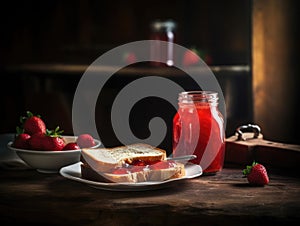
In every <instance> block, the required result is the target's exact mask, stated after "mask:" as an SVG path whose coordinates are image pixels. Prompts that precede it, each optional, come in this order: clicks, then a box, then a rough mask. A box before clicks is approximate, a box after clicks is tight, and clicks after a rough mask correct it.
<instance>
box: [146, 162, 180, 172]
mask: <svg viewBox="0 0 300 226" xmlns="http://www.w3.org/2000/svg"><path fill="white" fill-rule="evenodd" d="M174 166H175V162H174V161H159V162H157V163H155V164H152V165H150V169H152V170H160V169H168V168H172V167H174Z"/></svg>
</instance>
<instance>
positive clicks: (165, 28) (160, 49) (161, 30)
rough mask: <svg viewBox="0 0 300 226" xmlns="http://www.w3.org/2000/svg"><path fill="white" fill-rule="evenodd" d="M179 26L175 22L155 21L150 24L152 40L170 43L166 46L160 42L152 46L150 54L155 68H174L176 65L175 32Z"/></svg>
mask: <svg viewBox="0 0 300 226" xmlns="http://www.w3.org/2000/svg"><path fill="white" fill-rule="evenodd" d="M176 27H177V24H176V22H174V21H173V20H165V21H161V20H155V21H153V22H152V23H151V24H150V29H151V34H150V39H151V40H159V41H166V42H168V43H167V45H166V46H163V45H161V44H160V43H158V42H155V43H153V45H151V49H150V54H151V56H150V57H151V58H150V59H153V61H152V62H151V64H152V65H155V66H173V64H174V46H173V44H174V43H175V38H176V37H175V30H176ZM158 61H160V62H158Z"/></svg>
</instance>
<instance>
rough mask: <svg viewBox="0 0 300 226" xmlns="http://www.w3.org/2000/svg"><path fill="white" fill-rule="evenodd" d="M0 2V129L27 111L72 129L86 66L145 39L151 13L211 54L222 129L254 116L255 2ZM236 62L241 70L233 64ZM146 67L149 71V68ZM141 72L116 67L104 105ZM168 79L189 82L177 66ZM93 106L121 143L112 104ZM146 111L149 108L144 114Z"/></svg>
mask: <svg viewBox="0 0 300 226" xmlns="http://www.w3.org/2000/svg"><path fill="white" fill-rule="evenodd" d="M254 2H255V1H254ZM1 5H2V6H1V9H0V10H1V11H0V12H1V13H0V17H1V24H0V25H1V37H0V38H1V42H0V73H1V74H0V84H1V85H0V88H1V91H0V94H1V99H0V104H1V105H0V106H1V113H0V126H1V127H0V132H2V133H6V132H14V131H15V126H16V125H17V124H18V119H19V116H20V115H23V114H24V112H25V111H26V110H31V111H33V112H34V113H38V114H40V115H42V117H43V118H44V119H45V121H46V122H47V124H48V126H49V127H52V128H54V127H55V126H56V125H60V126H61V128H62V129H64V131H65V133H67V134H72V132H73V130H72V121H71V120H72V118H71V112H72V100H73V95H74V92H75V90H76V87H77V83H78V81H79V80H80V77H81V75H82V73H83V72H84V69H85V68H86V67H87V66H88V65H89V64H90V63H92V62H93V61H94V60H95V59H96V58H97V57H99V56H100V55H101V54H102V53H104V52H106V51H108V50H110V49H112V48H114V47H116V46H119V45H121V44H126V43H128V42H132V41H137V40H144V39H149V36H150V27H149V26H150V23H151V22H152V21H153V20H156V19H162V20H164V19H172V20H174V21H176V22H177V25H178V27H177V30H176V42H177V43H178V44H180V45H183V46H184V47H187V48H191V47H196V48H197V49H198V50H200V51H201V52H202V53H206V54H207V55H209V56H210V57H211V58H212V60H213V61H212V64H211V65H210V66H211V68H212V70H213V71H214V72H215V75H216V77H217V79H218V81H219V82H220V85H221V87H222V90H223V92H224V95H225V101H226V105H227V108H226V111H227V128H226V136H231V135H233V134H234V132H235V128H236V127H237V126H239V125H242V124H248V123H252V122H254V123H255V119H254V117H253V112H254V110H255V109H253V99H254V98H255V94H253V90H252V77H253V75H252V54H253V52H252V51H253V47H252V38H253V37H252V35H253V33H252V27H253V24H252V11H253V1H250V0H244V1H240V0H230V1H216V0H213V1H210V0H202V1H197V0H186V1H179V0H177V1H170V0H167V1H159V0H152V1H137V0H130V1H121V0H115V1H96V0H87V1H84V0H81V1H80V0H78V1H58V0H52V1H4V2H3V1H2V3H1ZM297 34H298V33H297ZM278 48H279V47H278ZM295 65H296V63H295ZM74 66H75V67H74ZM76 66H78V67H79V69H78V67H76ZM235 66H238V68H239V69H234V68H236V67H235ZM74 68H75V69H74ZM157 70H160V69H157ZM295 71H296V69H295ZM161 73H162V74H163V75H164V76H169V77H172V73H171V74H168V73H169V72H165V71H164V70H161ZM146 74H147V70H146V72H145V75H146ZM148 74H149V75H151V70H150V71H149V72H148ZM175 74H176V73H175ZM139 76H140V71H139V70H138V69H137V70H136V71H135V70H132V73H131V74H130V75H128V73H122V71H121V72H120V73H119V74H116V75H115V78H114V79H113V80H112V81H111V83H110V84H108V85H107V90H105V91H104V95H105V96H104V97H105V100H106V101H107V103H106V104H107V106H106V107H107V108H109V104H110V103H111V101H112V100H113V98H114V95H115V94H116V92H117V90H119V89H120V88H121V87H122V86H124V84H128V83H129V82H130V81H132V80H133V79H135V78H138V77H139ZM173 79H175V80H177V81H179V82H182V83H186V84H187V86H189V82H188V81H187V80H186V78H185V76H184V75H181V74H180V73H179V75H178V77H177V78H173ZM189 88H191V89H192V88H193V86H189ZM291 95H295V93H292V94H291ZM297 95H298V94H297ZM253 96H254V98H253ZM146 102H147V101H146ZM146 102H145V101H142V103H140V104H141V106H140V110H138V109H139V108H138V107H136V109H135V111H136V112H137V114H139V111H142V110H143V109H147V108H145V105H146ZM156 104H157V107H156V108H155V109H156V110H157V109H163V108H161V107H160V106H161V105H162V106H163V105H164V104H162V103H159V102H157V103H156ZM99 108H100V107H99ZM150 109H151V108H150ZM97 111H98V112H102V113H101V114H100V116H97V122H98V126H101V127H102V128H106V129H107V131H108V132H107V133H106V134H105V135H104V136H103V137H102V139H103V140H102V141H103V142H104V143H106V144H107V145H108V146H113V145H116V144H118V141H117V140H116V139H115V138H114V135H113V134H112V131H111V128H110V125H109V123H108V121H109V110H108V109H105V108H103V106H102V107H101V108H100V109H98V110H97ZM270 111H273V109H270ZM174 113H175V111H174V109H172V108H169V107H166V108H164V109H163V111H162V112H161V114H162V115H163V117H165V120H166V121H167V122H168V123H169V122H171V119H172V117H173V114H174ZM156 114H157V111H153V114H152V115H156ZM149 118H151V114H150V115H147V116H146V117H145V118H144V119H145V120H149ZM298 122H299V121H298ZM298 122H296V123H298ZM142 123H144V122H142ZM262 124H263V123H262ZM296 125H297V124H296ZM262 127H264V125H262ZM135 130H136V131H135V132H136V133H137V136H141V137H143V136H144V135H145V134H147V130H143V129H140V128H139V129H135ZM170 132H171V128H169V131H168V135H167V137H166V139H165V141H164V143H163V144H162V147H164V148H170V142H171V138H170V136H171V134H170ZM265 132H266V135H267V136H266V137H267V138H269V139H277V140H278V141H282V142H289V143H298V140H299V139H298V138H299V136H298V135H295V134H294V133H293V134H292V133H291V134H285V135H281V134H280V135H277V136H275V135H274V134H273V133H272V128H265Z"/></svg>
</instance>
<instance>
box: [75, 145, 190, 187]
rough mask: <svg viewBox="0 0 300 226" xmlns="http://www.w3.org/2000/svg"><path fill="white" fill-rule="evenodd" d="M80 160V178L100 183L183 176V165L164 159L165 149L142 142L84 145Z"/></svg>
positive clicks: (134, 181) (157, 179)
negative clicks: (96, 146) (95, 147)
mask: <svg viewBox="0 0 300 226" xmlns="http://www.w3.org/2000/svg"><path fill="white" fill-rule="evenodd" d="M81 162H82V164H81V176H82V178H84V179H88V180H93V181H99V182H116V183H123V182H124V183H138V182H146V181H164V180H168V179H172V178H180V177H183V176H185V168H184V164H182V163H180V162H176V161H174V160H167V158H166V151H165V150H163V149H159V148H156V147H153V146H151V145H148V144H143V143H137V144H131V145H126V146H119V147H115V148H97V149H88V148H85V149H82V152H81Z"/></svg>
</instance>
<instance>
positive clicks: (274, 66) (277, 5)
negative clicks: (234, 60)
mask: <svg viewBox="0 0 300 226" xmlns="http://www.w3.org/2000/svg"><path fill="white" fill-rule="evenodd" d="M252 19H253V21H252V23H253V34H252V56H253V58H252V59H253V63H252V68H253V101H254V121H255V122H256V123H258V124H259V125H261V127H262V130H263V134H264V136H265V138H266V139H272V140H277V141H282V142H288V143H299V142H300V117H299V110H298V108H299V107H298V105H299V104H300V99H299V97H300V91H299V85H300V83H299V77H300V74H299V50H300V49H299V40H300V39H299V22H298V21H299V8H297V7H296V1H293V0H286V1H282V0H266V1H260V0H254V1H253V17H252Z"/></svg>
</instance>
